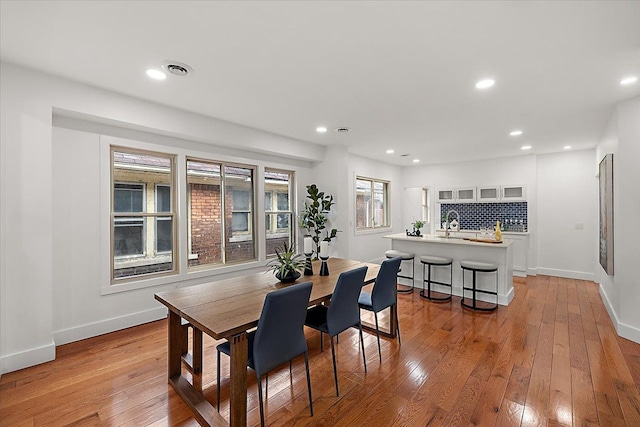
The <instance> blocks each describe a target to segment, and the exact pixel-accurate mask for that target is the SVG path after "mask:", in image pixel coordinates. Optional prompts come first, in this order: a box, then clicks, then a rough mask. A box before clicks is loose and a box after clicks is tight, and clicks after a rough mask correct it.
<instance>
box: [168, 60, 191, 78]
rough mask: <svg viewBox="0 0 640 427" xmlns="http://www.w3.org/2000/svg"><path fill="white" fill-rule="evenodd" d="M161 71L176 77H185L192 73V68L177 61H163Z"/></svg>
mask: <svg viewBox="0 0 640 427" xmlns="http://www.w3.org/2000/svg"><path fill="white" fill-rule="evenodd" d="M162 69H163V70H165V71H166V72H168V73H171V74H173V75H174V76H178V77H185V76H188V75H189V74H191V73H193V68H191V67H190V66H189V65H187V64H185V63H183V62H178V61H164V63H163V64H162Z"/></svg>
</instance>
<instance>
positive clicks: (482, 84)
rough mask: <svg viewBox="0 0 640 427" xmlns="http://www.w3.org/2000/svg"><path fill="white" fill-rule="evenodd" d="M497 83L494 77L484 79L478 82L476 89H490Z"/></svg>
mask: <svg viewBox="0 0 640 427" xmlns="http://www.w3.org/2000/svg"><path fill="white" fill-rule="evenodd" d="M495 83H496V81H495V80H493V79H484V80H480V81H479V82H478V83H476V89H488V88H490V87H491V86H493V85H494V84H495Z"/></svg>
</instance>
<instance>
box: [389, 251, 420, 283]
mask: <svg viewBox="0 0 640 427" xmlns="http://www.w3.org/2000/svg"><path fill="white" fill-rule="evenodd" d="M384 255H385V256H386V257H387V259H391V258H395V257H400V258H402V261H411V276H407V275H403V274H400V272H401V271H402V269H400V270H399V271H398V276H397V277H399V278H402V279H410V280H411V288H410V289H398V292H399V293H401V294H409V293H411V292H413V288H414V284H413V278H414V274H415V271H414V270H415V267H414V265H413V259H414V257H415V255H414V254H410V253H407V252H400V251H396V250H393V249H391V250H388V251H386V252H385V253H384ZM400 264H402V262H400ZM404 286H408V285H404Z"/></svg>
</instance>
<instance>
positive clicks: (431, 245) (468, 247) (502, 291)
mask: <svg viewBox="0 0 640 427" xmlns="http://www.w3.org/2000/svg"><path fill="white" fill-rule="evenodd" d="M384 237H385V238H387V239H391V248H392V249H395V250H397V251H402V252H408V253H413V254H415V259H414V264H413V266H414V268H415V275H414V280H415V286H416V287H418V288H426V283H424V282H423V277H422V272H423V264H422V263H421V262H420V256H422V255H434V256H440V257H449V258H453V265H452V268H453V286H452V292H453V295H456V296H462V269H461V268H460V261H463V260H464V261H478V262H490V263H492V264H496V265H497V266H498V289H497V290H498V301H497V302H498V304H500V305H509V303H510V302H511V301H512V300H513V250H512V247H511V241H509V240H505V241H504V242H502V243H482V242H472V241H469V240H464V239H461V238H449V239H447V238H445V237H440V236H432V235H424V236H419V237H414V236H407V235H406V234H405V233H399V234H392V235H389V236H384ZM406 263H407V261H404V262H403V263H402V264H403V268H407V267H405V266H406ZM425 276H426V268H425ZM449 277H450V276H449V267H432V270H431V280H436V281H438V282H444V283H449ZM400 280H401V281H400V283H401V284H404V283H406V281H404V280H403V279H400ZM409 281H410V280H409ZM464 281H465V282H464V284H465V287H467V288H471V287H472V285H473V274H472V273H471V272H468V271H467V273H466V274H465V278H464ZM476 288H477V289H482V290H486V291H491V292H495V291H496V273H478V274H477V275H476ZM431 290H432V291H436V292H441V293H447V294H448V293H449V292H450V290H449V288H448V287H447V286H442V285H437V284H433V283H432V284H431ZM465 298H469V299H471V298H472V292H471V291H466V292H465ZM476 299H478V300H480V301H486V302H490V303H495V302H496V297H495V296H493V295H487V294H484V293H482V292H478V293H476Z"/></svg>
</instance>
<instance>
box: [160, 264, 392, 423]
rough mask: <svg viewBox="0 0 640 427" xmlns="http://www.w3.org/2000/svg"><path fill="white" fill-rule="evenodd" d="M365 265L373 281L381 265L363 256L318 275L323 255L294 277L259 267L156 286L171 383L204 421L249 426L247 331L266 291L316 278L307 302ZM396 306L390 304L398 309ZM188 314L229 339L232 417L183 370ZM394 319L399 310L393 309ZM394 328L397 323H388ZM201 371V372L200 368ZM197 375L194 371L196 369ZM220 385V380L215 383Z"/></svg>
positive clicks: (325, 298) (257, 316) (211, 332)
mask: <svg viewBox="0 0 640 427" xmlns="http://www.w3.org/2000/svg"><path fill="white" fill-rule="evenodd" d="M365 265H366V266H367V267H368V269H367V275H366V277H365V284H367V283H372V282H373V281H374V280H375V278H376V276H377V274H378V271H379V269H380V265H378V264H372V263H365V262H360V261H354V260H348V259H342V258H330V259H329V260H328V267H329V275H328V276H320V275H318V272H319V271H320V261H314V263H313V270H314V272H315V274H314V275H311V276H301V277H300V278H299V279H298V280H297V281H296V282H294V283H291V284H283V283H281V282H279V281H278V279H276V278H275V277H274V275H273V274H270V273H256V274H250V275H246V276H241V277H235V278H231V279H224V280H220V281H217V282H212V283H205V284H201V285H194V286H188V287H184V288H179V289H174V290H171V291H166V292H158V293H157V294H155V299H156V300H158V301H159V302H161V303H162V304H164V305H165V306H167V308H168V309H169V314H168V318H169V328H168V377H169V383H170V384H171V385H172V386H173V388H174V389H175V390H176V392H177V393H178V395H180V397H182V399H183V400H184V401H185V402H186V403H187V405H188V406H189V407H190V408H191V410H192V411H193V412H194V414H195V418H196V419H197V420H198V422H199V423H200V424H201V425H203V426H222V425H231V426H246V424H247V358H248V338H247V337H248V335H247V331H248V330H250V329H252V328H254V327H256V326H257V325H258V320H259V319H260V314H261V312H262V305H263V304H264V299H265V296H266V295H267V294H268V293H269V292H273V291H275V290H278V289H281V288H283V287H287V286H292V285H295V283H303V282H307V281H311V282H313V288H312V290H311V297H310V299H309V306H312V305H315V304H319V303H322V302H325V301H328V300H330V299H331V295H332V294H333V291H334V288H335V285H336V282H337V280H338V276H339V275H340V273H343V272H345V271H349V270H353V269H355V268H358V267H362V266H365ZM395 309H396V308H395V306H393V307H392V310H395ZM181 318H183V319H186V320H187V321H189V323H191V325H193V327H194V328H196V329H197V330H199V331H202V332H204V333H206V334H207V335H209V336H211V337H212V338H214V339H216V340H221V339H226V340H228V341H229V343H230V344H231V360H230V389H231V391H230V412H229V423H227V421H226V420H225V419H224V418H223V417H222V416H221V415H220V414H219V413H218V412H217V411H216V410H215V408H214V407H213V405H212V404H211V403H210V402H209V401H208V400H207V399H206V398H205V397H204V395H203V393H202V388H201V386H200V387H195V386H194V384H192V383H191V382H189V380H188V379H187V378H186V377H184V376H183V375H182V365H181V356H182V348H183V343H184V342H185V340H186V339H187V336H186V334H187V331H186V328H183V327H182V326H181ZM389 319H390V321H395V319H396V317H395V313H394V312H393V311H392V312H391V313H390V315H389ZM389 326H390V327H389V329H390V331H391V332H392V333H393V332H395V324H393V323H390V325H389ZM199 375H201V374H199ZM194 380H195V375H194ZM216 386H219V385H216Z"/></svg>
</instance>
